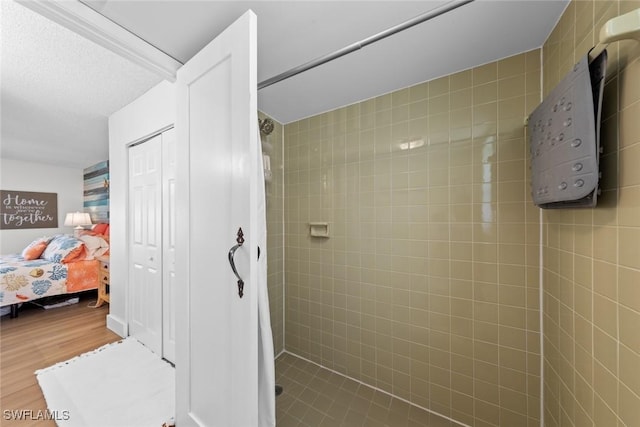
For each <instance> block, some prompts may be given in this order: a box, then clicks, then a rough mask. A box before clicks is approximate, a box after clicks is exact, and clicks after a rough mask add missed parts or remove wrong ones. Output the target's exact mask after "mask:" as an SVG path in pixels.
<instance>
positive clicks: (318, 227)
mask: <svg viewBox="0 0 640 427" xmlns="http://www.w3.org/2000/svg"><path fill="white" fill-rule="evenodd" d="M309 234H310V235H311V237H324V238H328V237H329V223H328V222H310V223H309Z"/></svg>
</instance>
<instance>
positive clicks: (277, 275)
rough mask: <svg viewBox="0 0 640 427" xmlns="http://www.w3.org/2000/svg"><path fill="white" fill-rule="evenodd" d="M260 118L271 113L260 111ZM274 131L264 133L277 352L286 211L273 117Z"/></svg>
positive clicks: (269, 278)
mask: <svg viewBox="0 0 640 427" xmlns="http://www.w3.org/2000/svg"><path fill="white" fill-rule="evenodd" d="M258 117H259V118H260V119H265V118H268V116H266V115H264V114H263V113H261V112H259V113H258ZM273 124H274V129H273V132H271V134H270V135H268V136H267V135H261V139H262V147H263V153H265V154H267V155H268V156H269V159H270V163H271V176H272V178H271V181H270V182H265V192H266V199H267V254H268V259H267V288H268V290H269V308H270V311H271V330H272V332H273V347H274V350H275V354H276V356H277V355H278V354H280V353H281V352H282V351H283V350H284V331H283V328H284V287H283V285H284V264H283V263H284V240H283V237H284V236H283V233H284V224H283V218H284V216H283V215H284V212H283V198H284V195H283V190H284V184H283V183H284V174H283V157H284V156H283V151H282V125H281V124H280V123H278V122H276V121H275V120H274V121H273Z"/></svg>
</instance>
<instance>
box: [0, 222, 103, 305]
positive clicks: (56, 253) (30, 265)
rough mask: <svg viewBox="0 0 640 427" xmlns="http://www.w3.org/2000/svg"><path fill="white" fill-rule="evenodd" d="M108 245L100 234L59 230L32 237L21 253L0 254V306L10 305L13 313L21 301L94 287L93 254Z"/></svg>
mask: <svg viewBox="0 0 640 427" xmlns="http://www.w3.org/2000/svg"><path fill="white" fill-rule="evenodd" d="M108 248H109V245H108V242H107V240H106V239H105V238H104V236H99V235H95V234H87V235H83V236H79V237H78V238H76V237H73V236H68V235H64V234H60V235H56V236H53V237H43V238H40V239H36V240H34V241H33V242H31V243H30V244H29V245H28V246H27V247H26V248H25V249H24V250H23V251H22V253H21V254H13V255H2V256H0V307H6V306H10V307H11V317H16V316H17V309H18V306H19V304H21V303H24V302H27V301H33V300H37V299H40V298H44V297H51V296H55V295H63V294H74V293H77V292H81V291H85V290H90V289H97V288H98V284H99V282H100V275H99V271H100V267H99V261H98V260H97V259H96V257H98V256H101V255H104V254H105V253H106V252H107V251H108Z"/></svg>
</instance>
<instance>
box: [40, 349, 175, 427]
mask: <svg viewBox="0 0 640 427" xmlns="http://www.w3.org/2000/svg"><path fill="white" fill-rule="evenodd" d="M36 376H37V378H38V383H39V384H40V388H41V389H42V392H43V394H44V397H45V400H46V401H47V407H48V409H49V412H50V414H52V415H53V416H54V417H55V421H56V423H57V424H58V425H59V426H63V427H76V426H77V427H87V426H91V427H146V426H149V427H151V426H153V427H160V426H162V424H163V423H164V422H166V421H167V420H169V419H171V418H172V417H173V416H174V413H175V370H174V368H173V367H172V366H171V365H170V364H169V363H167V362H166V361H164V360H162V359H161V358H160V357H159V356H158V355H156V354H154V353H153V352H151V351H150V350H149V349H147V348H146V347H145V346H143V345H142V344H140V343H139V342H138V341H137V340H136V339H134V338H131V337H130V338H127V339H124V340H122V341H120V342H117V343H113V344H108V345H105V346H103V347H100V348H98V349H97V350H94V351H92V352H89V353H85V354H82V355H80V356H78V357H75V358H73V359H70V360H68V361H66V362H61V363H58V364H56V365H53V366H50V367H48V368H45V369H41V370H38V371H36Z"/></svg>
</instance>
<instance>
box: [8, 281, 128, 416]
mask: <svg viewBox="0 0 640 427" xmlns="http://www.w3.org/2000/svg"><path fill="white" fill-rule="evenodd" d="M95 301H96V295H95V293H90V294H84V295H81V298H80V302H79V303H78V304H74V305H71V306H67V307H59V308H55V309H50V310H44V309H41V308H38V307H35V306H30V305H29V304H25V306H24V308H23V309H21V311H20V313H19V316H18V317H17V318H15V319H10V318H9V316H4V317H2V318H1V320H0V407H1V409H2V414H0V425H2V426H20V427H27V426H55V425H56V424H55V422H53V421H50V420H42V419H37V418H38V415H39V414H43V412H44V411H45V410H46V409H47V404H46V402H45V400H44V396H43V395H42V391H41V390H40V386H39V385H38V381H37V380H36V376H35V374H34V372H35V371H36V370H37V369H42V368H46V367H47V366H51V365H53V364H55V363H57V362H61V361H64V360H67V359H70V358H72V357H74V356H77V355H79V354H82V353H86V352H88V351H91V350H94V349H96V348H98V347H100V346H102V345H104V344H108V343H111V342H115V341H118V340H119V339H120V337H119V336H118V335H117V334H115V333H113V332H111V331H110V330H108V329H107V328H106V316H107V314H108V313H109V306H108V305H104V306H102V307H100V308H90V307H88V305H89V304H93V303H95ZM18 414H21V415H22V417H23V418H27V419H22V420H15V419H12V418H15V417H16V416H17V415H18ZM18 416H19V415H18Z"/></svg>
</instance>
